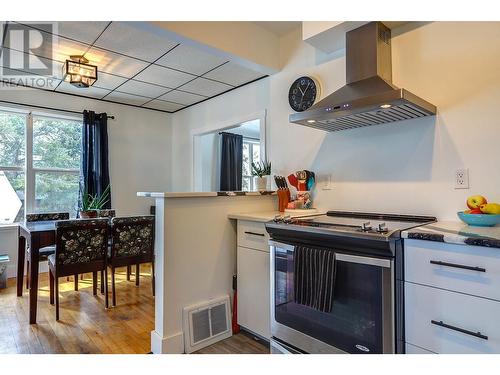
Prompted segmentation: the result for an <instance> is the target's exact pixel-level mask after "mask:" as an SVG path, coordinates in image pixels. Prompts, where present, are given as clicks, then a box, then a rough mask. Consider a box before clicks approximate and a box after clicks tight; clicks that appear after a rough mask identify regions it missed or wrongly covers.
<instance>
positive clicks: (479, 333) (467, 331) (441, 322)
mask: <svg viewBox="0 0 500 375" xmlns="http://www.w3.org/2000/svg"><path fill="white" fill-rule="evenodd" d="M431 323H432V324H435V325H437V326H440V327H443V328H448V329H451V330H453V331H457V332H461V333H465V334H466V335H470V336H474V337H478V338H480V339H483V340H488V336H485V335H483V334H482V333H481V332H472V331H469V330H467V329H463V328H459V327H455V326H452V325H449V324H446V323H443V321H442V320H440V321H437V320H431Z"/></svg>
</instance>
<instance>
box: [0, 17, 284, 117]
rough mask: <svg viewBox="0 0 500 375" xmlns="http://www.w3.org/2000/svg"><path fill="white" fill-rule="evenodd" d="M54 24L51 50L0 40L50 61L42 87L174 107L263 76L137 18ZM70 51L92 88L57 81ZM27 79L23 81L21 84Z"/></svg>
mask: <svg viewBox="0 0 500 375" xmlns="http://www.w3.org/2000/svg"><path fill="white" fill-rule="evenodd" d="M264 23H266V22H264ZM285 23H287V24H288V23H289V22H285ZM266 24H267V23H266ZM16 25H19V24H17V23H15V22H9V23H7V26H6V27H7V28H9V27H12V28H13V27H15V26H16ZM56 25H57V29H56V30H57V31H55V32H54V33H55V34H57V35H58V38H57V40H58V43H57V45H56V46H55V47H54V48H53V49H52V50H51V49H50V48H39V49H37V50H32V51H30V52H29V54H27V53H24V52H22V51H19V49H18V48H16V46H14V45H12V46H11V45H10V42H9V40H8V39H6V40H4V42H3V45H2V51H1V53H2V54H5V52H6V51H8V52H9V53H10V55H11V56H14V55H15V56H16V58H17V59H21V58H27V57H28V58H30V59H33V58H35V59H36V58H40V59H41V60H43V61H44V62H47V61H52V62H53V73H52V74H51V76H53V77H54V79H53V80H52V85H50V84H47V85H46V86H45V87H43V89H45V90H51V91H55V92H61V93H66V94H72V95H78V96H84V97H91V98H95V99H100V100H105V101H112V102H118V103H122V104H127V105H134V106H141V107H145V108H151V109H156V110H161V111H166V112H174V111H177V110H180V109H182V108H185V107H186V106H190V105H194V104H196V103H198V102H200V101H204V100H206V99H209V98H211V97H213V96H216V95H219V94H222V93H224V92H226V91H228V90H232V89H234V88H236V87H238V86H241V85H244V84H247V83H249V82H252V81H254V80H256V79H259V78H262V77H263V76H264V75H263V74H262V73H259V72H257V71H253V70H251V69H248V68H246V67H243V66H242V65H240V64H239V63H237V62H236V61H231V60H229V59H226V58H224V57H222V56H221V55H216V54H215V53H214V54H212V53H209V52H206V51H205V50H201V49H197V48H195V47H193V46H188V45H185V44H184V43H182V44H179V43H177V42H175V41H173V40H169V39H167V38H166V37H164V36H162V35H161V34H159V33H158V34H157V33H153V32H151V29H146V28H144V27H141V23H140V22H57V23H56ZM30 27H37V26H34V25H30ZM263 27H270V26H269V25H268V26H264V25H263ZM275 27H278V26H275ZM286 27H290V26H285V25H281V26H279V27H278V29H280V30H283V28H286ZM41 32H42V34H46V32H45V31H41ZM70 55H85V57H86V58H87V59H88V60H89V63H90V64H94V65H97V66H98V79H97V82H96V83H95V84H94V85H93V86H92V87H89V88H77V87H74V86H71V85H70V84H68V83H66V82H63V81H61V79H62V66H63V63H64V61H65V60H66V59H68V58H69V56H70ZM11 61H12V60H11ZM0 65H2V66H3V69H2V71H1V72H0V73H1V74H0V79H2V80H7V79H9V78H11V77H12V76H11V75H9V74H12V73H16V75H17V76H30V77H33V75H32V73H30V72H28V71H26V70H23V69H22V68H17V69H14V70H13V69H9V68H12V67H13V66H12V65H9V63H5V62H4V59H0ZM32 81H34V80H28V81H26V80H24V81H23V84H25V83H24V82H32ZM27 85H28V86H30V85H31V84H30V83H27ZM31 86H36V85H35V84H33V85H31Z"/></svg>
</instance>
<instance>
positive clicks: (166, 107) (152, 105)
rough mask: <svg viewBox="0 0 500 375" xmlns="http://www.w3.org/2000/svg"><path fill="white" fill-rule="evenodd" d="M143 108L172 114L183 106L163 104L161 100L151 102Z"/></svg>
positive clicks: (169, 103)
mask: <svg viewBox="0 0 500 375" xmlns="http://www.w3.org/2000/svg"><path fill="white" fill-rule="evenodd" d="M144 107H146V108H153V109H159V110H162V111H168V112H173V111H177V110H178V109H181V108H183V107H184V106H183V105H180V104H177V103H171V102H165V101H163V100H153V101H151V102H149V103H148V104H146V105H145V106H144Z"/></svg>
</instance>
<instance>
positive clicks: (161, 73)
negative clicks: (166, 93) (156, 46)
mask: <svg viewBox="0 0 500 375" xmlns="http://www.w3.org/2000/svg"><path fill="white" fill-rule="evenodd" d="M193 78H195V76H193V75H191V74H186V73H182V72H178V71H177V70H173V69H169V68H164V67H163V66H158V65H151V66H148V67H147V68H146V69H144V70H143V71H142V72H141V73H139V74H138V75H137V76H136V77H134V79H136V80H138V81H143V82H149V83H155V84H157V85H162V86H165V87H171V88H176V87H177V86H180V85H182V84H184V83H186V82H188V81H190V80H192V79H193Z"/></svg>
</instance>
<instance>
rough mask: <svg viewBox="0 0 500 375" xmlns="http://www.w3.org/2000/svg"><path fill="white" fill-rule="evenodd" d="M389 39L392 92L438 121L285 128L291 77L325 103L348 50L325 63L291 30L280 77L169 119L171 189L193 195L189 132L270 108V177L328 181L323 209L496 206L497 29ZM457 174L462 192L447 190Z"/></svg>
mask: <svg viewBox="0 0 500 375" xmlns="http://www.w3.org/2000/svg"><path fill="white" fill-rule="evenodd" d="M393 35H394V37H393V41H392V54H393V80H394V83H395V84H396V85H398V86H400V87H405V88H407V89H409V90H410V91H412V92H414V93H415V94H417V95H421V96H422V97H423V98H424V99H427V100H429V101H430V102H432V103H433V104H435V105H436V106H437V107H438V112H439V113H438V115H437V116H436V117H431V118H424V119H416V120H411V121H407V122H401V123H395V124H386V125H380V126H374V127H369V128H362V129H353V130H349V131H344V132H339V133H324V132H322V131H319V130H313V129H308V128H306V127H302V126H299V125H294V124H290V123H289V122H288V116H289V114H290V113H291V109H290V107H289V105H288V101H287V94H288V89H289V87H290V84H291V83H292V82H293V80H294V79H296V78H297V77H298V76H300V75H303V74H309V75H314V76H315V77H317V78H319V80H320V81H321V82H322V86H323V93H324V95H326V94H329V93H331V92H332V91H334V90H336V89H337V88H339V87H340V86H342V85H343V84H344V83H345V51H340V53H337V54H336V55H334V56H327V55H325V54H324V53H322V52H320V51H316V50H315V49H314V48H313V47H312V46H310V45H308V44H306V43H305V42H303V41H302V40H301V33H300V30H294V31H292V32H290V33H289V34H287V35H285V36H284V37H283V38H282V39H281V42H280V56H281V60H282V66H283V70H282V71H281V72H280V73H277V74H275V75H273V76H271V77H269V78H266V79H264V80H261V81H258V82H256V83H254V84H251V85H249V86H245V87H243V88H240V89H238V90H234V91H232V92H230V93H228V94H225V95H222V96H220V97H217V98H215V99H212V100H209V101H207V102H204V103H202V104H200V105H197V106H194V107H192V108H189V109H187V110H183V111H180V112H178V113H176V114H174V115H173V117H172V123H173V136H174V139H175V140H176V142H175V143H174V145H173V147H174V168H173V173H174V176H175V178H174V179H175V182H174V184H173V185H172V187H173V189H174V190H189V189H190V187H191V174H192V169H191V168H192V140H191V139H190V136H189V134H190V132H191V131H192V129H196V128H199V127H205V126H208V125H209V124H210V123H213V122H217V121H218V122H220V121H224V120H226V119H228V118H232V117H237V116H242V115H245V114H246V113H251V112H256V111H262V110H265V109H267V145H268V155H269V157H270V160H271V161H272V163H273V170H274V172H275V173H280V174H285V173H286V174H288V173H290V172H292V171H295V170H297V169H304V168H307V169H311V170H313V171H316V172H317V173H318V174H320V175H321V174H330V173H331V174H332V175H333V189H332V190H325V191H323V190H320V189H317V191H316V205H317V206H319V207H320V208H326V209H328V208H335V209H349V210H364V211H392V212H398V213H416V214H432V215H436V216H437V217H438V218H440V219H451V220H456V214H455V213H456V211H458V210H461V209H463V208H464V202H465V199H466V197H467V196H468V195H472V194H483V195H485V196H486V197H488V198H489V199H490V200H492V201H495V200H496V201H500V191H499V190H498V186H500V173H499V171H498V165H499V164H500V152H498V139H500V127H498V125H497V122H498V119H499V118H500V106H499V105H498V102H499V100H500V70H499V69H498V61H500V49H499V48H494V46H496V45H498V44H499V43H500V23H498V22H489V23H486V22H485V23H472V22H466V23H460V22H453V23H452V22H434V23H424V24H422V25H421V26H420V27H418V28H414V29H410V28H408V30H405V29H398V30H395V31H394V32H393ZM324 95H323V96H324ZM461 167H466V168H469V174H470V189H469V190H454V189H453V177H454V171H455V169H457V168H461Z"/></svg>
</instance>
